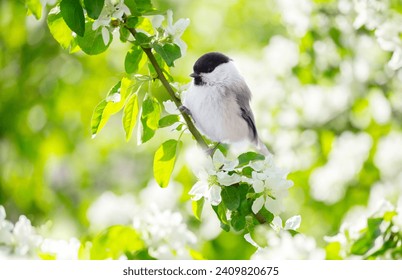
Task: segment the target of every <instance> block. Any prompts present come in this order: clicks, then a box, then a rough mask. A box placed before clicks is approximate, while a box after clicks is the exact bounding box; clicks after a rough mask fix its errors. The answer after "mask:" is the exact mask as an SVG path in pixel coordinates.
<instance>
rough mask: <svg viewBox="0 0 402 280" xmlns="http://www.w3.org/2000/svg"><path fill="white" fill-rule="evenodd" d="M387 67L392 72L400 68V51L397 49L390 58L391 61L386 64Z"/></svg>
mask: <svg viewBox="0 0 402 280" xmlns="http://www.w3.org/2000/svg"><path fill="white" fill-rule="evenodd" d="M388 65H389V67H390V68H391V69H392V70H398V69H399V68H401V67H402V49H401V48H397V49H396V50H395V51H394V53H393V55H392V57H391V60H390V61H389V62H388Z"/></svg>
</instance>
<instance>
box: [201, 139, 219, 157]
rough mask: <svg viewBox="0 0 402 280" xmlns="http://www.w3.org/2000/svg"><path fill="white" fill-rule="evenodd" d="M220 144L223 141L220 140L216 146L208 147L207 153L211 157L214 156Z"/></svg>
mask: <svg viewBox="0 0 402 280" xmlns="http://www.w3.org/2000/svg"><path fill="white" fill-rule="evenodd" d="M220 144H221V143H220V142H218V144H216V145H215V146H213V147H209V148H208V149H206V150H205V152H206V153H207V155H208V156H210V157H212V156H213V155H214V153H215V151H216V149H218V146H219V145H220Z"/></svg>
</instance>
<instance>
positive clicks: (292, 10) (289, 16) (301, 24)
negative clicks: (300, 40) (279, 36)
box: [276, 0, 313, 37]
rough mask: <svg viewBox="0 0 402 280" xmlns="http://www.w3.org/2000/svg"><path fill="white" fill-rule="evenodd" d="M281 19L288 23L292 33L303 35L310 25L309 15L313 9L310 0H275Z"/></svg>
mask: <svg viewBox="0 0 402 280" xmlns="http://www.w3.org/2000/svg"><path fill="white" fill-rule="evenodd" d="M276 4H277V5H278V7H279V9H280V11H281V14H282V20H283V21H284V22H285V23H286V24H287V25H289V26H290V27H291V28H292V30H293V31H294V33H295V34H296V35H297V36H299V37H303V36H304V34H306V32H307V30H308V28H309V26H310V15H311V12H312V10H313V3H312V1H311V0H297V1H294V0H276Z"/></svg>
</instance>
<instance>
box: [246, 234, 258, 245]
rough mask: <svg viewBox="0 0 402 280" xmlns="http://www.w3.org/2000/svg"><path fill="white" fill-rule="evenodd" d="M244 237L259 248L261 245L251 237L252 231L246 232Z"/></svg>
mask: <svg viewBox="0 0 402 280" xmlns="http://www.w3.org/2000/svg"><path fill="white" fill-rule="evenodd" d="M244 239H246V241H247V242H248V243H250V244H251V245H253V246H254V247H257V248H259V247H260V246H258V244H257V243H255V242H254V240H253V239H252V238H251V235H250V233H247V234H245V235H244Z"/></svg>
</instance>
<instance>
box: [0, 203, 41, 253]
mask: <svg viewBox="0 0 402 280" xmlns="http://www.w3.org/2000/svg"><path fill="white" fill-rule="evenodd" d="M42 241H43V238H42V237H41V236H40V235H38V234H37V233H36V230H35V228H34V227H32V225H31V221H30V220H28V218H27V217H25V216H20V217H19V219H18V221H17V222H16V223H15V225H13V224H12V223H11V222H10V221H8V220H6V211H5V209H4V207H3V206H2V205H0V258H3V257H4V258H5V257H7V258H33V257H35V255H36V253H37V250H38V247H39V246H40V244H41V243H42Z"/></svg>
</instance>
